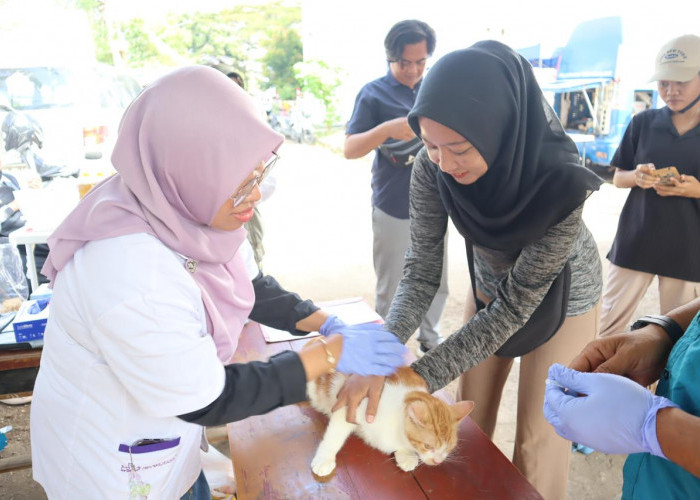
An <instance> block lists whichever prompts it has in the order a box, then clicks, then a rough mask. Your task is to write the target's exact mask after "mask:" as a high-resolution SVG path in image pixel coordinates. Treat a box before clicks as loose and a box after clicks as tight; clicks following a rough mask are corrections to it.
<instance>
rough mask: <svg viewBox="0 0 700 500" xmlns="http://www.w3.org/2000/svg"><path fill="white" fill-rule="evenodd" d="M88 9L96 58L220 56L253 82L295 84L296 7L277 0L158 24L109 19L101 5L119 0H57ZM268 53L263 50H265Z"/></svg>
mask: <svg viewBox="0 0 700 500" xmlns="http://www.w3.org/2000/svg"><path fill="white" fill-rule="evenodd" d="M62 1H63V2H64V3H66V4H72V5H73V6H74V7H75V8H78V9H82V10H84V11H86V12H87V13H88V16H89V18H90V21H91V22H92V26H93V30H94V34H95V42H96V45H97V52H98V53H97V58H98V60H99V61H102V62H106V63H112V64H114V63H118V62H121V63H123V64H125V65H127V66H130V67H143V66H147V65H159V66H162V65H174V64H185V63H188V62H189V63H197V62H201V61H202V60H204V59H205V58H208V57H209V58H211V57H221V56H224V57H226V58H227V59H229V60H231V61H233V64H234V66H236V67H237V68H239V69H240V70H241V71H242V72H243V73H244V74H245V75H246V77H247V79H248V80H249V81H252V82H255V85H254V86H258V87H262V88H269V87H275V88H278V89H281V91H282V92H284V93H285V95H289V89H291V92H292V96H293V92H294V90H295V89H296V87H298V82H296V80H295V77H294V71H293V69H292V68H293V66H294V64H295V63H297V62H298V61H300V60H301V59H302V56H301V51H302V49H301V45H302V44H301V37H300V36H299V33H298V32H297V31H296V26H298V25H299V23H300V22H301V7H300V6H299V5H290V4H289V3H288V2H282V1H281V0H277V1H275V2H270V3H268V4H256V5H236V6H233V7H231V8H230V9H226V10H222V11H220V12H192V13H184V14H170V15H167V16H164V18H163V19H162V20H159V21H158V22H154V21H146V20H144V19H138V18H133V19H130V20H127V21H119V22H113V23H110V20H109V19H106V18H105V12H106V3H107V2H108V1H112V2H118V1H119V0H62ZM266 50H267V51H268V52H269V54H266V53H265V51H266Z"/></svg>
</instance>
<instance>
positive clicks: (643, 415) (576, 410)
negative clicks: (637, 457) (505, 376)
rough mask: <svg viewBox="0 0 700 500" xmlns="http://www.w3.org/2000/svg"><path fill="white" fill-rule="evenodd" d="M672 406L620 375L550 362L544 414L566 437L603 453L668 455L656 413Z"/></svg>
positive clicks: (673, 404) (671, 402)
mask: <svg viewBox="0 0 700 500" xmlns="http://www.w3.org/2000/svg"><path fill="white" fill-rule="evenodd" d="M550 381H553V383H552V382H550ZM559 384H561V385H559ZM562 386H563V387H562ZM564 387H566V388H568V389H569V392H566V391H565V390H564ZM577 393H580V395H578V394H577ZM668 407H675V408H677V407H678V405H677V404H675V403H674V402H673V401H670V400H669V399H666V398H664V397H661V396H655V395H654V394H652V393H651V392H649V390H647V389H646V388H645V387H642V386H641V385H639V384H637V383H636V382H633V381H632V380H629V379H628V378H625V377H622V376H620V375H612V374H609V373H582V372H577V371H576V370H571V369H569V368H566V367H565V366H563V365H560V364H554V365H552V366H551V367H550V368H549V380H548V384H547V388H546V390H545V395H544V408H543V410H544V416H545V418H546V419H547V421H548V422H549V423H550V424H552V426H553V427H554V430H556V431H557V434H559V435H560V436H562V437H563V438H564V439H568V440H570V441H573V442H575V443H581V444H584V445H586V446H590V447H591V448H593V449H596V450H598V451H602V452H603V453H617V454H628V453H642V452H647V453H651V454H652V455H656V456H657V457H662V458H666V457H665V456H664V454H663V452H662V451H661V446H659V440H658V438H657V437H656V413H657V412H658V411H659V410H660V409H662V408H668Z"/></svg>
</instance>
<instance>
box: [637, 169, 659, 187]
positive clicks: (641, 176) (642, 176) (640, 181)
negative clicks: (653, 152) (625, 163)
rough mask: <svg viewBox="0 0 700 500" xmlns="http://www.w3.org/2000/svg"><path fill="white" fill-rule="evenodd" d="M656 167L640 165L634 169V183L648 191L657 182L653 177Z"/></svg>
mask: <svg viewBox="0 0 700 500" xmlns="http://www.w3.org/2000/svg"><path fill="white" fill-rule="evenodd" d="M654 170H656V167H655V166H654V164H653V163H640V164H639V165H637V168H636V169H635V176H634V183H635V184H636V185H637V187H640V188H642V189H649V188H650V187H652V186H654V185H655V184H656V183H657V182H659V178H658V177H655V176H654V174H653V172H654Z"/></svg>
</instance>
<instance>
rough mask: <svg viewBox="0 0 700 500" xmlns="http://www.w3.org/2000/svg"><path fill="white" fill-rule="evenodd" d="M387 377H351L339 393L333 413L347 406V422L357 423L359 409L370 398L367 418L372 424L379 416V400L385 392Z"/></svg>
mask: <svg viewBox="0 0 700 500" xmlns="http://www.w3.org/2000/svg"><path fill="white" fill-rule="evenodd" d="M384 381H385V377H382V376H378V375H370V376H368V377H362V376H360V375H350V376H349V377H348V379H347V380H346V381H345V384H344V385H343V387H342V388H341V389H340V391H339V392H338V399H337V401H336V403H335V405H333V408H332V410H331V411H333V412H334V411H336V410H338V409H339V408H342V407H343V406H347V416H346V420H347V421H348V422H350V423H353V424H356V423H357V407H358V406H359V405H360V403H361V402H362V400H363V399H364V398H368V401H367V411H366V413H365V418H366V420H367V422H372V421H373V420H374V417H375V415H376V414H377V408H378V407H379V399H380V397H381V395H382V391H383V390H384Z"/></svg>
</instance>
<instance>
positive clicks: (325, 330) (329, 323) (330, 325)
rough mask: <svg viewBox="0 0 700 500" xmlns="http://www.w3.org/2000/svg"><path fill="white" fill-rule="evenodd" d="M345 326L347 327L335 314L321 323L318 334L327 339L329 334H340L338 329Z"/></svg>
mask: <svg viewBox="0 0 700 500" xmlns="http://www.w3.org/2000/svg"><path fill="white" fill-rule="evenodd" d="M345 326H347V325H346V324H345V322H344V321H343V320H342V319H340V318H339V317H338V316H336V315H335V314H331V315H330V316H328V318H327V319H326V321H324V322H323V324H322V325H321V328H319V329H318V332H319V333H320V334H321V335H323V336H324V337H328V336H329V335H330V334H331V333H340V329H341V328H343V327H345Z"/></svg>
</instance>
